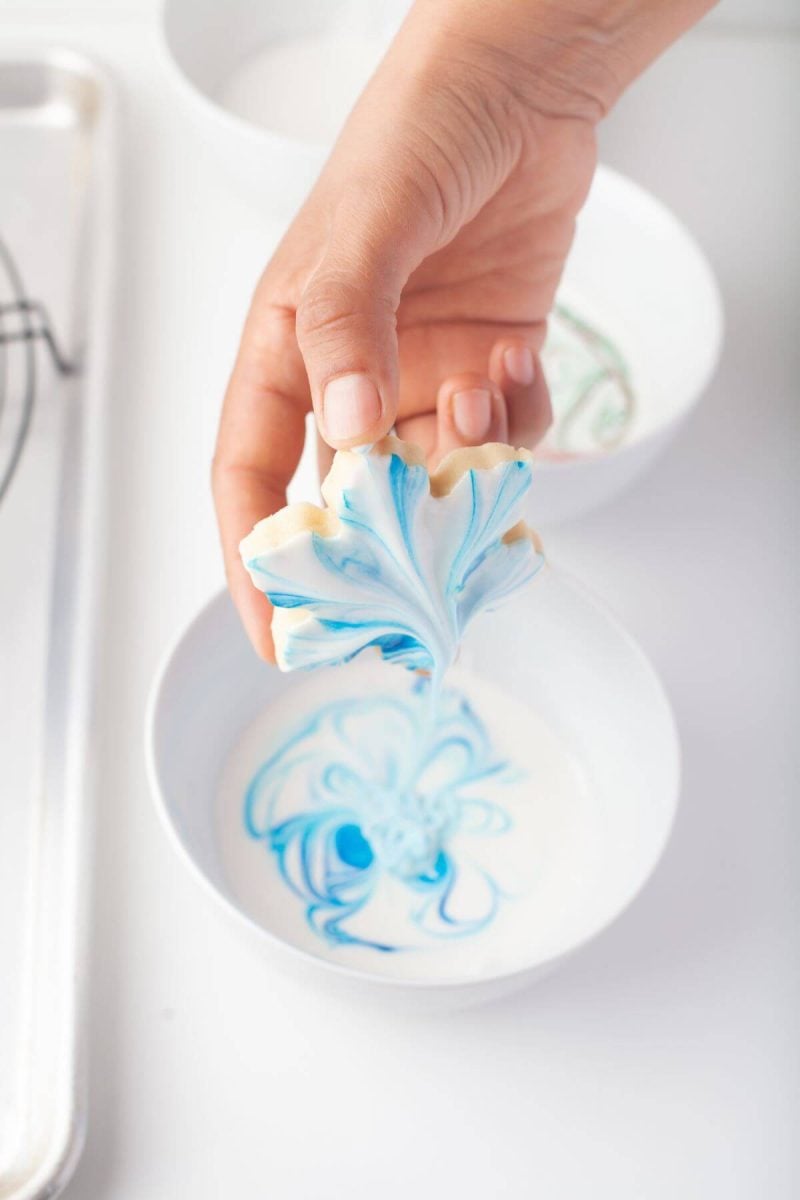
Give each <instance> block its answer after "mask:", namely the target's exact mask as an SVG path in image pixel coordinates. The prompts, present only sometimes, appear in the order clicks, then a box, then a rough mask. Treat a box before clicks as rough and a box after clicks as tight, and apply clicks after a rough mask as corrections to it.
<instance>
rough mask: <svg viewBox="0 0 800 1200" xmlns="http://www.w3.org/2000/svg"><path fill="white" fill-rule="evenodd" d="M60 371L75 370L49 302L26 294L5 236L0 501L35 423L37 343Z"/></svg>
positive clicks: (0, 267)
mask: <svg viewBox="0 0 800 1200" xmlns="http://www.w3.org/2000/svg"><path fill="white" fill-rule="evenodd" d="M39 343H42V344H43V345H44V346H45V348H46V352H47V353H48V355H49V357H50V360H51V362H52V364H53V366H54V368H55V370H56V371H57V372H58V374H59V375H62V376H66V375H72V374H75V373H76V372H77V370H78V364H77V362H74V361H72V360H70V359H69V358H68V357H67V356H66V355H65V354H64V352H63V350H62V348H61V346H60V344H59V342H58V340H57V338H56V336H55V334H54V332H53V328H52V325H51V322H50V318H49V316H48V313H47V309H46V308H45V306H44V305H43V304H42V303H41V302H40V301H38V300H31V299H30V297H29V296H28V295H27V294H26V291H25V286H24V284H23V280H22V276H21V274H20V271H19V269H18V267H17V264H16V262H15V261H14V258H13V256H12V254H11V251H10V250H9V248H8V246H7V245H6V243H5V242H4V241H3V239H2V238H0V504H2V502H3V500H4V498H5V496H6V493H7V492H8V489H9V487H10V486H11V481H12V479H13V477H14V474H15V472H16V470H17V467H18V466H19V462H20V459H21V458H22V452H23V450H24V448H25V442H26V440H27V437H28V434H29V432H30V428H31V420H32V418H33V410H34V405H35V402H36V391H37V356H38V355H37V344H39Z"/></svg>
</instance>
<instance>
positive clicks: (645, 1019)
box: [0, 0, 800, 1200]
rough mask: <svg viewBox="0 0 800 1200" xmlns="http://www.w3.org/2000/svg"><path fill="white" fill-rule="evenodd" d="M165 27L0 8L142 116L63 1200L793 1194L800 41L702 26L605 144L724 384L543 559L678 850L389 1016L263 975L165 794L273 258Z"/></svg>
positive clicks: (630, 1199) (643, 1198)
mask: <svg viewBox="0 0 800 1200" xmlns="http://www.w3.org/2000/svg"><path fill="white" fill-rule="evenodd" d="M150 7H152V5H150V4H148V5H145V7H144V9H143V11H142V12H141V14H139V13H137V11H136V10H135V8H134V7H133V6H132V5H131V4H130V3H128V4H119V5H117V6H115V7H113V8H107V9H105V10H102V11H101V10H100V8H99V7H98V6H97V5H94V6H91V5H83V6H80V5H70V4H68V3H65V2H62V3H61V4H57V3H51V4H49V5H45V4H33V5H32V6H31V7H30V9H28V10H23V7H22V6H21V5H19V4H14V3H8V0H4V3H3V4H2V5H0V36H2V37H3V40H4V42H5V43H6V44H9V43H10V42H11V40H12V35H13V36H15V37H17V38H18V40H19V41H20V42H22V43H26V44H31V43H34V44H36V43H39V42H41V41H43V40H44V41H60V42H66V43H69V44H72V45H75V46H78V47H82V48H85V49H87V50H90V51H94V52H95V53H97V55H98V56H99V57H101V58H103V59H104V60H105V61H106V62H107V63H108V64H109V66H110V67H111V68H112V69H113V70H114V72H115V74H116V75H117V77H118V80H119V83H120V87H121V92H122V100H123V109H124V112H123V123H122V141H123V146H122V151H123V187H122V189H121V190H122V197H123V210H122V214H121V237H120V274H119V290H118V302H119V307H118V313H117V319H116V329H117V343H116V350H115V377H116V381H117V383H116V387H115V389H114V394H113V395H112V396H111V397H110V401H111V405H112V409H113V411H112V419H111V426H112V430H111V435H112V436H111V447H110V453H111V455H112V458H113V468H112V472H111V476H112V480H113V492H112V494H111V496H110V497H109V504H110V506H111V514H110V515H111V533H112V546H111V553H110V555H109V560H108V561H109V591H110V595H109V606H108V620H107V625H106V629H105V630H104V632H103V638H104V642H105V647H106V664H105V671H104V677H103V695H104V702H103V705H102V729H101V730H100V733H101V737H102V743H103V747H104V755H103V762H102V772H101V780H102V788H101V795H100V814H99V834H98V842H97V861H96V889H95V892H96V899H95V916H94V937H93V944H94V961H93V966H92V984H91V1008H90V1049H91V1055H92V1062H91V1103H90V1129H89V1135H88V1142H87V1147H86V1151H85V1154H84V1158H83V1160H82V1163H81V1164H80V1166H79V1168H78V1171H77V1174H76V1177H75V1180H74V1182H73V1184H72V1185H71V1186H70V1188H69V1189H68V1195H69V1197H70V1198H71V1200H99V1198H100V1197H113V1198H114V1200H141V1198H143V1197H146V1198H147V1200H175V1198H176V1197H178V1196H187V1197H191V1198H192V1200H212V1198H214V1200H216V1198H217V1197H225V1198H226V1200H227V1198H229V1197H230V1198H232V1197H237V1198H238V1197H248V1198H250V1197H254V1198H255V1197H262V1196H264V1197H266V1196H270V1197H276V1198H279V1200H327V1198H333V1200H338V1198H339V1197H342V1198H344V1197H347V1200H367V1198H368V1197H369V1198H372V1197H374V1196H380V1197H381V1200H400V1197H407V1196H408V1195H412V1194H413V1195H417V1196H422V1197H428V1196H434V1195H439V1194H441V1195H444V1196H446V1197H450V1196H459V1197H463V1200H478V1198H481V1200H483V1198H485V1197H489V1198H490V1200H506V1198H508V1200H527V1197H529V1196H534V1195H535V1196H537V1197H541V1198H542V1200H586V1198H587V1197H589V1196H591V1197H592V1200H605V1198H608V1200H676V1197H687V1198H693V1197H698V1198H702V1200H716V1198H717V1197H725V1200H738V1198H739V1197H741V1198H742V1200H756V1198H758V1200H761V1198H762V1197H769V1200H790V1198H791V1197H794V1196H796V1195H798V1194H800V1163H798V1152H797V1150H796V1137H795V1136H794V1133H795V1129H796V1120H797V1116H798V1112H797V1091H796V1083H797V1072H798V1065H799V1064H798V1057H799V1056H798V1049H799V1047H800V1020H798V1013H800V1003H799V1001H800V994H799V993H800V987H798V982H799V979H800V971H798V966H799V959H800V955H799V954H798V945H797V919H798V915H799V912H798V910H799V909H800V904H798V886H797V878H798V852H797V846H798V833H799V832H800V830H798V825H799V824H800V822H799V821H798V805H797V797H796V795H795V796H793V795H792V794H791V789H790V779H791V777H792V767H793V766H794V778H795V779H797V777H798V775H797V766H798V761H797V760H798V741H800V739H798V736H797V718H798V713H799V712H800V697H799V696H798V689H797V675H798V672H797V649H798V636H797V620H796V613H795V611H794V609H795V607H796V603H797V595H798V569H797V567H798V562H797V560H798V555H797V553H796V527H797V519H798V513H799V512H800V509H799V508H798V500H800V495H799V494H798V483H797V479H798V468H797V457H798V451H799V450H800V425H799V421H800V415H799V413H798V380H800V336H799V335H798V324H797V317H798V311H800V286H799V285H800V237H799V236H798V232H799V231H798V218H797V196H798V194H800V188H799V187H798V185H800V162H799V160H798V155H797V146H798V145H800V96H799V95H798V84H797V81H798V78H800V37H798V36H797V34H792V33H790V32H782V33H777V32H776V33H772V34H770V33H753V32H750V33H746V32H744V31H739V32H737V31H736V29H732V28H719V27H715V28H714V29H713V30H712V29H709V30H708V31H705V32H704V31H700V32H697V33H695V34H693V35H691V36H690V37H689V38H687V39H686V40H685V41H684V42H683V43H682V44H681V45H680V46H678V47H677V48H675V49H673V51H671V52H670V53H669V54H668V55H667V56H666V57H665V58H664V59H663V60H662V61H661V62H660V63H659V64H658V65H657V67H656V68H654V69H653V70H652V71H651V73H650V74H649V75H648V76H647V77H646V78H645V79H644V80H642V81H641V82H640V83H639V84H638V85H637V86H636V87H635V88H634V89H633V90H632V91H631V92H630V93H629V95H628V96H627V97H626V98H625V99H624V101H623V102H622V103H621V104H620V106H619V109H618V110H617V112H616V113H614V114H613V116H612V117H611V119H610V120H609V122H608V124H607V126H606V128H605V129H604V131H603V136H602V151H603V157H604V159H605V161H607V162H609V163H610V164H611V165H613V166H617V167H619V168H620V169H621V170H623V171H626V172H628V173H629V174H631V175H632V176H633V177H634V178H636V179H638V180H640V181H641V182H642V183H644V184H645V185H646V186H649V187H651V188H652V189H653V190H654V191H655V192H657V193H658V194H659V195H661V196H662V197H663V198H664V199H665V200H666V201H667V202H668V203H670V204H672V205H673V206H674V208H675V210H676V211H677V212H678V214H679V215H680V216H682V217H683V219H684V220H685V221H686V223H687V224H688V225H689V226H690V228H691V229H692V230H693V231H694V232H695V233H696V235H697V236H698V237H699V239H700V240H701V242H702V243H703V244H704V245H705V247H706V248H707V250H708V252H709V254H710V256H711V259H712V261H713V263H714V265H715V267H716V270H717V272H718V274H719V277H720V279H721V282H722V287H723V292H724V298H725V305H726V313H727V323H728V329H727V343H726V347H725V352H724V359H723V363H722V368H721V370H720V372H719V374H718V376H717V378H716V379H715V380H714V382H713V385H712V387H711V389H710V391H709V394H708V395H707V397H706V399H705V401H704V403H703V404H702V406H701V408H700V409H699V411H698V413H697V415H696V417H695V418H694V419H693V420H692V421H691V423H690V424H689V425H688V426H687V427H686V429H685V430H684V432H683V433H682V434H681V435H680V437H679V439H678V440H677V441H676V442H675V444H674V446H673V447H672V448H671V449H670V451H669V452H668V453H667V454H666V456H665V457H664V458H663V459H662V460H661V461H660V462H659V464H658V466H657V468H656V469H655V470H654V471H653V472H652V473H651V474H650V475H649V476H648V477H647V478H646V479H645V480H644V482H642V483H640V484H639V485H638V486H636V488H635V490H633V491H631V492H630V493H628V494H627V495H625V496H624V497H623V498H622V499H621V500H620V501H619V502H618V503H615V504H614V505H613V506H612V507H609V508H607V509H605V510H603V511H602V512H600V513H598V514H597V515H596V516H595V517H593V518H592V519H590V520H587V521H584V522H582V523H580V524H577V525H575V526H573V527H570V528H569V529H562V530H559V531H554V532H553V533H552V534H551V536H550V538H549V539H548V545H549V548H550V551H551V555H552V556H553V557H555V558H556V559H557V560H559V561H560V562H561V563H563V564H565V565H567V566H568V567H569V568H570V569H571V570H572V571H574V572H575V573H576V574H578V575H579V576H580V577H582V578H583V579H584V580H585V581H586V582H588V583H589V584H590V586H591V587H592V588H593V589H594V590H595V591H596V592H597V593H599V594H600V595H601V596H602V597H604V598H605V599H606V600H607V601H608V602H609V603H610V604H611V605H612V606H613V607H614V608H615V609H616V610H617V612H618V613H619V614H620V616H621V617H622V619H623V620H624V621H625V622H626V624H628V626H629V627H630V628H631V630H632V632H633V633H634V634H635V635H636V636H637V637H638V638H639V639H640V640H641V642H642V644H643V645H644V647H645V649H646V650H647V651H648V653H649V654H650V656H651V657H652V659H653V660H654V662H655V664H656V666H657V667H658V669H659V670H660V671H661V672H662V674H663V677H664V680H665V682H666V685H667V688H668V690H669V693H670V695H671V698H672V700H673V703H674V705H675V709H676V712H677V716H678V720H679V724H680V729H681V735H682V740H683V748H684V755H685V783H684V788H683V797H682V808H681V812H680V816H679V820H678V824H677V828H676V831H675V835H674V838H673V841H672V843H671V845H670V847H669V849H668V852H667V854H666V857H665V859H664V862H663V864H662V866H661V867H660V869H659V871H658V873H657V875H656V877H655V879H654V880H653V882H652V883H651V885H650V886H649V887H648V888H647V890H646V891H645V893H644V894H643V896H642V897H641V898H640V900H639V901H638V902H637V904H636V905H635V906H634V907H633V909H632V910H631V911H630V912H629V913H628V914H627V915H626V916H624V917H623V919H622V920H620V921H619V922H618V924H617V925H616V926H615V927H614V928H613V929H612V930H611V931H610V932H608V933H607V934H606V935H605V936H603V937H602V938H601V939H600V940H598V941H597V942H596V943H595V944H593V945H592V946H591V947H590V948H589V949H588V950H587V951H585V952H584V953H582V954H581V955H580V956H578V957H577V958H576V959H574V960H573V961H572V962H571V963H570V964H568V965H567V966H566V967H565V968H564V969H563V970H562V971H560V973H558V974H556V975H554V976H552V977H551V978H550V979H549V980H547V981H545V982H544V983H542V984H540V985H539V986H538V987H537V988H536V989H534V990H531V991H529V992H527V993H525V994H522V995H520V996H518V997H515V998H513V999H510V1000H508V1001H504V1002H502V1003H499V1004H496V1005H494V1006H493V1007H490V1008H486V1009H478V1010H475V1011H471V1012H466V1013H463V1014H459V1015H456V1016H450V1017H447V1018H431V1017H425V1018H423V1017H410V1016H404V1017H398V1016H397V1015H396V1014H394V1013H385V1012H382V1011H380V1010H369V1011H366V1012H364V1011H361V1010H360V1009H358V1008H355V1007H348V1006H347V1005H346V1004H345V1003H344V1002H342V1001H337V1002H335V1003H334V1002H333V1001H331V1000H330V999H327V998H323V997H322V996H319V995H317V994H315V993H314V992H313V991H308V990H304V989H303V988H301V987H300V986H299V985H298V984H296V983H294V982H291V981H289V980H287V979H284V978H283V977H282V976H279V975H275V974H273V973H271V972H270V970H269V968H268V967H267V966H266V965H265V964H264V963H263V962H261V961H260V960H259V959H258V958H257V957H254V956H253V954H252V951H251V947H250V945H249V944H248V943H247V942H246V941H244V940H242V941H239V940H237V939H236V938H235V937H232V936H231V932H230V928H229V926H228V925H227V923H226V922H225V921H224V920H223V919H221V918H219V917H218V916H217V914H216V911H215V910H214V908H213V907H212V906H211V904H210V903H209V901H208V900H207V899H206V898H205V896H204V895H203V894H202V893H201V891H200V889H199V888H198V886H197V884H196V883H195V881H194V880H193V879H192V878H191V877H190V876H189V874H188V872H187V871H186V870H185V869H184V867H183V864H182V863H181V862H180V861H179V860H178V859H177V857H176V856H175V854H174V852H173V850H172V848H171V847H170V845H168V843H167V841H166V839H165V837H164V834H163V833H162V830H161V828H160V826H159V825H158V823H157V820H156V817H155V813H154V810H153V806H152V803H151V800H150V796H149V794H148V787H147V783H146V779H145V773H144V763H143V754H142V725H143V709H144V703H145V697H146V693H147V689H148V686H149V683H150V680H151V677H152V675H153V672H154V670H155V667H156V663H157V661H158V658H159V656H160V654H161V652H162V650H163V649H164V646H165V644H166V642H167V640H168V639H169V638H171V637H172V635H173V634H174V633H175V632H176V631H177V630H178V628H179V627H180V625H181V623H182V622H184V621H185V620H186V619H187V618H188V617H189V616H190V614H191V613H192V612H193V611H194V609H195V608H196V607H197V606H198V605H199V604H200V603H201V602H202V601H203V600H204V599H205V598H206V597H207V596H208V595H209V593H210V592H211V591H212V590H213V589H214V588H215V587H217V586H218V585H219V583H220V582H221V569H220V564H219V559H218V554H217V546H216V534H215V530H214V524H213V516H212V509H211V501H210V497H209V490H208V471H209V462H210V458H211V452H212V445H213V438H214V431H215V422H216V416H217V410H218V405H219V400H220V394H221V391H222V388H223V385H224V382H225V378H226V374H227V370H228V366H229V363H230V360H231V356H232V353H233V348H234V345H235V340H236V337H237V333H238V327H239V324H240V321H241V318H242V315H243V313H244V310H245V307H246V303H247V300H248V294H249V290H250V288H251V286H252V284H253V282H254V281H255V278H256V276H257V274H258V272H259V270H260V267H261V266H262V264H263V262H264V261H265V260H266V258H267V256H268V254H269V251H270V248H271V247H272V246H273V244H274V243H275V241H276V238H277V235H278V233H279V230H278V228H277V227H276V226H275V225H273V224H272V223H271V222H270V221H269V220H268V219H266V218H265V217H264V216H263V215H262V214H261V213H260V212H259V211H258V210H257V208H256V207H255V206H254V205H253V204H252V203H251V202H250V201H249V200H248V199H247V198H246V197H239V196H237V194H236V192H235V188H234V185H233V183H231V184H230V185H229V184H228V183H227V182H226V180H225V179H224V178H220V177H219V172H218V171H217V169H216V163H215V160H214V158H213V157H212V156H211V154H210V152H209V153H206V152H205V151H204V149H203V147H202V145H201V144H200V140H199V137H198V130H197V126H196V123H195V121H194V114H193V113H191V112H189V111H187V109H186V108H185V107H184V104H183V101H182V99H181V98H180V97H179V96H177V95H176V94H175V93H174V91H173V89H172V87H171V85H170V83H169V81H168V79H167V78H166V76H165V73H164V70H163V65H162V63H161V62H160V59H159V54H158V47H157V39H156V36H155V32H154V29H153V26H152V22H151V21H150V20H149V19H148V14H147V9H148V8H150ZM81 8H82V10H85V11H84V15H83V16H82V17H81V18H80V19H79V18H78V17H76V16H75V15H74V14H75V12H77V11H78V10H79V9H81ZM793 1142H794V1146H793V1144H792V1143H793Z"/></svg>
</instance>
